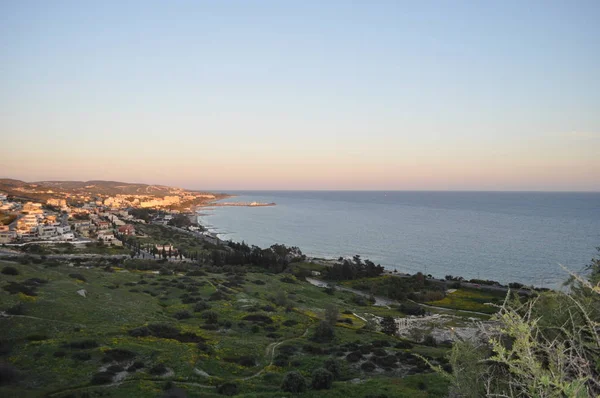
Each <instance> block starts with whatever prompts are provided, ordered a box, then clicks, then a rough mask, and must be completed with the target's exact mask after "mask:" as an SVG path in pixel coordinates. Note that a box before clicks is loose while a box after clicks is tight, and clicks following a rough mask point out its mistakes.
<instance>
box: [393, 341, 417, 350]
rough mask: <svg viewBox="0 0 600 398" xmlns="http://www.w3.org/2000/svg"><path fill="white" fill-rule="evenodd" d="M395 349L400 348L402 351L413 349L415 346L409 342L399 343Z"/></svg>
mask: <svg viewBox="0 0 600 398" xmlns="http://www.w3.org/2000/svg"><path fill="white" fill-rule="evenodd" d="M394 347H396V348H400V349H411V348H413V347H414V346H413V345H412V343H409V342H408V341H399V342H397V343H396V345H395V346H394Z"/></svg>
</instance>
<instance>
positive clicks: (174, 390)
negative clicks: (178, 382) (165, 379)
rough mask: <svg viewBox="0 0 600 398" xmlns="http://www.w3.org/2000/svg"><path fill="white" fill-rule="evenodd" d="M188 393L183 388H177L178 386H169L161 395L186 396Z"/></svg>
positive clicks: (166, 396)
mask: <svg viewBox="0 0 600 398" xmlns="http://www.w3.org/2000/svg"><path fill="white" fill-rule="evenodd" d="M186 397H187V394H186V392H185V390H182V389H181V388H176V387H169V388H168V389H165V392H164V394H163V395H162V396H161V398H186Z"/></svg>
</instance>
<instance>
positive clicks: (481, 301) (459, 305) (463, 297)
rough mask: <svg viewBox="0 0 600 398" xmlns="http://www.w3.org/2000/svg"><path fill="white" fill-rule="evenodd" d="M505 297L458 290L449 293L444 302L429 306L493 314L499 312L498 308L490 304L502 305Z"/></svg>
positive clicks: (435, 302) (438, 301)
mask: <svg viewBox="0 0 600 398" xmlns="http://www.w3.org/2000/svg"><path fill="white" fill-rule="evenodd" d="M504 297H505V295H504V293H501V294H493V293H490V292H483V291H480V290H474V289H457V290H456V291H454V292H452V293H448V294H447V295H446V297H444V298H443V299H442V300H437V301H431V302H428V303H427V304H430V305H434V306H437V307H444V308H451V309H455V310H466V311H476V312H484V313H486V314H493V313H495V312H497V311H498V308H497V307H494V306H493V305H490V304H496V305H498V304H502V301H503V300H504Z"/></svg>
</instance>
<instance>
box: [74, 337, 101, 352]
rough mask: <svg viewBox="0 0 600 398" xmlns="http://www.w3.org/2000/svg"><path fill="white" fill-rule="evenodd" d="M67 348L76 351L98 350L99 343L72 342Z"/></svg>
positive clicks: (87, 341) (94, 341) (90, 341)
mask: <svg viewBox="0 0 600 398" xmlns="http://www.w3.org/2000/svg"><path fill="white" fill-rule="evenodd" d="M66 346H67V347H69V348H73V349H76V350H87V349H90V348H96V347H98V343H97V342H96V340H89V339H88V340H81V341H72V342H70V343H68V344H66Z"/></svg>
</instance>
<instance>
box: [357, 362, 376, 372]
mask: <svg viewBox="0 0 600 398" xmlns="http://www.w3.org/2000/svg"><path fill="white" fill-rule="evenodd" d="M376 367H377V366H376V365H375V364H374V363H373V362H371V361H367V362H365V363H363V364H362V365H360V368H361V369H362V370H364V371H365V372H372V371H374V370H375V368H376Z"/></svg>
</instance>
